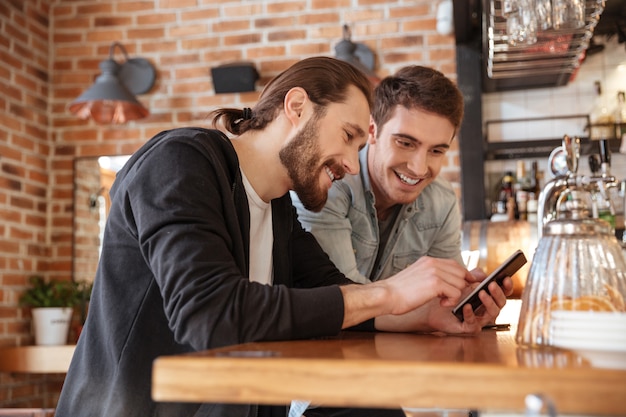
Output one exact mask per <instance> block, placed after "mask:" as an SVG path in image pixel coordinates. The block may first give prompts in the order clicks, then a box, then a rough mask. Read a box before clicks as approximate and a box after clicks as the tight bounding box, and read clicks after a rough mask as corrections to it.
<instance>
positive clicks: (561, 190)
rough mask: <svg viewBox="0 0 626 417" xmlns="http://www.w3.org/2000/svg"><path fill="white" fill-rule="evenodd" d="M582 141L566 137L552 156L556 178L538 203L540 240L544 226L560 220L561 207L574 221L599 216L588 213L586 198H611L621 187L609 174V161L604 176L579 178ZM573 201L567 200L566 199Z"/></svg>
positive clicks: (543, 191)
mask: <svg viewBox="0 0 626 417" xmlns="http://www.w3.org/2000/svg"><path fill="white" fill-rule="evenodd" d="M579 159H580V138H578V137H571V136H569V135H565V136H563V144H562V146H559V147H557V148H555V149H554V150H553V151H552V153H551V154H550V158H549V166H550V169H551V170H552V173H553V174H554V175H555V177H554V178H553V179H552V180H550V181H548V182H547V183H546V184H545V186H544V187H543V189H542V190H541V192H540V193H539V199H538V202H537V238H541V236H542V235H543V228H544V226H545V225H546V224H547V223H548V222H550V221H552V220H555V219H557V218H558V217H559V215H560V214H561V212H562V211H563V209H562V207H563V206H565V210H566V211H568V212H569V214H570V216H571V217H573V218H584V217H597V213H589V207H588V206H589V205H588V203H587V201H586V200H585V198H583V195H591V194H592V193H594V192H595V193H600V194H602V195H603V196H604V197H606V198H608V194H609V192H608V190H609V189H610V188H613V187H619V184H620V183H619V182H618V181H617V180H616V179H615V177H614V176H612V175H610V165H609V163H608V161H609V160H605V161H603V164H602V174H601V175H594V176H591V177H588V176H583V175H578V161H579ZM568 199H569V200H570V201H566V200H568Z"/></svg>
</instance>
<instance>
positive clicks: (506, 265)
mask: <svg viewBox="0 0 626 417" xmlns="http://www.w3.org/2000/svg"><path fill="white" fill-rule="evenodd" d="M526 262H527V261H526V256H524V253H523V252H522V251H521V250H519V249H518V250H517V251H515V253H513V254H512V255H511V256H509V258H508V259H507V260H506V261H504V262H503V263H502V264H501V265H500V266H498V267H497V268H496V269H495V270H494V271H493V272H492V273H491V274H489V276H488V277H487V278H485V279H484V280H483V281H482V282H481V283H480V284H479V285H478V286H477V287H476V288H474V290H473V291H472V292H471V293H470V294H469V295H468V296H467V297H465V298H464V299H463V300H462V301H460V302H459V303H458V304H457V305H456V307H454V309H453V310H452V313H454V315H455V316H457V318H458V319H459V320H461V321H463V306H464V305H465V304H471V306H472V309H473V310H474V312H476V310H478V308H479V307H480V306H482V304H483V303H482V301H480V298H478V293H479V292H480V291H481V290H485V291H487V294H489V289H488V288H487V286H488V285H489V284H490V283H491V282H493V281H496V282H497V283H498V285H500V286H501V285H502V281H504V278H506V277H510V276H512V275H513V274H514V273H515V272H517V271H518V270H519V269H520V268H521V267H522V266H524V264H525V263H526Z"/></svg>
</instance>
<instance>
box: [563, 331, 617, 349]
mask: <svg viewBox="0 0 626 417" xmlns="http://www.w3.org/2000/svg"><path fill="white" fill-rule="evenodd" d="M551 335H552V338H553V339H561V338H563V339H567V340H582V341H587V340H594V341H596V342H598V343H603V342H606V343H609V344H618V345H626V334H624V333H615V332H610V333H609V332H601V331H591V330H580V331H575V330H571V329H568V330H565V331H564V330H561V329H552V333H551Z"/></svg>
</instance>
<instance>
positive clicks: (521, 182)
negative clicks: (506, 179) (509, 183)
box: [513, 160, 530, 220]
mask: <svg viewBox="0 0 626 417" xmlns="http://www.w3.org/2000/svg"><path fill="white" fill-rule="evenodd" d="M529 182H530V177H529V176H528V173H527V172H526V163H525V162H524V161H522V160H518V161H517V171H516V181H515V186H514V187H513V190H514V192H515V203H516V204H517V212H518V218H519V219H520V220H526V218H527V216H526V213H527V210H526V202H527V201H528V188H529Z"/></svg>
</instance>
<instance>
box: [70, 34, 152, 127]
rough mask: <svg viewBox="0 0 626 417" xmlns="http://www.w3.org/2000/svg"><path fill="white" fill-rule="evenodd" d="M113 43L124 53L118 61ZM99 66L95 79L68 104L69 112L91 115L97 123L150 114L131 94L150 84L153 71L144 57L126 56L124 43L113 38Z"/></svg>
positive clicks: (137, 117) (83, 116) (145, 88)
mask: <svg viewBox="0 0 626 417" xmlns="http://www.w3.org/2000/svg"><path fill="white" fill-rule="evenodd" d="M116 47H118V48H119V49H120V50H121V51H122V53H123V54H124V58H125V61H124V62H122V63H118V62H117V61H115V60H114V59H113V54H114V52H115V48H116ZM99 66H100V70H101V71H102V73H101V74H100V75H99V76H98V77H97V78H96V81H95V83H94V84H93V85H92V86H91V88H89V89H88V90H87V91H85V92H84V93H83V94H81V95H80V97H78V98H77V99H76V100H74V101H73V102H72V103H71V104H70V105H69V110H70V111H71V112H72V113H73V114H75V115H76V116H78V117H79V118H81V119H88V118H89V117H92V118H93V119H94V120H95V121H96V122H97V123H100V124H121V123H126V122H127V121H129V120H136V119H141V118H144V117H146V116H148V115H149V114H150V112H149V111H148V109H146V108H145V107H144V106H143V105H142V104H141V103H140V102H139V100H137V98H136V97H135V95H136V94H143V93H146V92H148V91H149V90H150V89H151V88H152V86H153V85H154V80H155V78H156V71H155V69H154V67H153V66H152V64H151V63H150V62H149V61H148V60H146V59H144V58H128V54H127V53H126V49H125V48H124V46H122V44H120V43H119V42H113V44H112V45H111V49H110V50H109V58H108V59H105V60H104V61H102V62H100V65H99Z"/></svg>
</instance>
